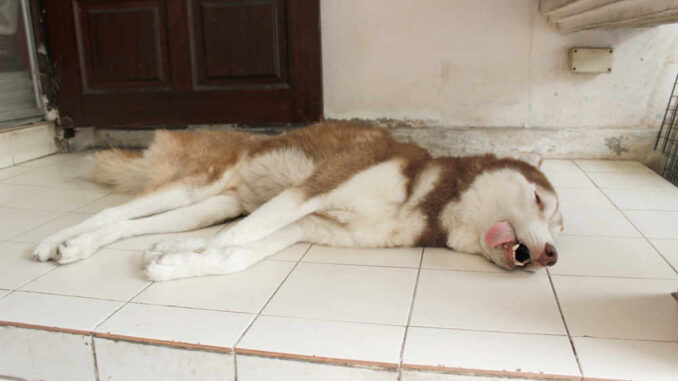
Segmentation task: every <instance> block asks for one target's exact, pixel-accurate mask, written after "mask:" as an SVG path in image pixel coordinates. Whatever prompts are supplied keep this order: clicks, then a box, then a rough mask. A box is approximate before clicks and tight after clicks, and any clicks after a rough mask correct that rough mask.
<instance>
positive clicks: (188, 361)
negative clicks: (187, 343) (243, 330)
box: [94, 338, 235, 381]
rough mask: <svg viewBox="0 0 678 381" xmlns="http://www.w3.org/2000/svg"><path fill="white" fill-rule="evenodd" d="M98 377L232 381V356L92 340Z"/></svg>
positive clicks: (110, 378)
mask: <svg viewBox="0 0 678 381" xmlns="http://www.w3.org/2000/svg"><path fill="white" fill-rule="evenodd" d="M94 346H95V347H96V353H97V368H98V370H99V377H98V379H100V380H111V381H116V380H120V381H125V380H134V381H157V380H163V381H229V380H235V367H234V363H233V355H232V354H228V353H216V352H206V351H198V350H186V349H177V348H169V347H163V346H156V345H145V344H138V343H129V342H125V341H113V340H107V339H101V338H95V339H94Z"/></svg>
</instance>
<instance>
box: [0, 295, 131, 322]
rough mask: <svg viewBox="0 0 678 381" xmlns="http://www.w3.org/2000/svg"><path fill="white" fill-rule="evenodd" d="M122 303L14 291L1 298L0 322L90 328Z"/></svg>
mask: <svg viewBox="0 0 678 381" xmlns="http://www.w3.org/2000/svg"><path fill="white" fill-rule="evenodd" d="M121 305H122V302H115V301H111V300H99V299H90V298H78V297H73V296H63V295H51V294H38V293H32V292H22V291H15V292H13V293H12V294H10V295H7V296H6V297H4V298H2V299H0V321H7V322H16V323H25V324H33V325H40V326H45V327H54V328H65V329H74V330H80V331H87V332H89V331H91V330H92V329H93V328H94V327H96V326H97V324H99V323H101V322H102V321H103V320H104V319H105V318H106V317H107V316H108V315H110V314H112V313H113V312H114V311H115V310H117V309H118V308H120V306H121Z"/></svg>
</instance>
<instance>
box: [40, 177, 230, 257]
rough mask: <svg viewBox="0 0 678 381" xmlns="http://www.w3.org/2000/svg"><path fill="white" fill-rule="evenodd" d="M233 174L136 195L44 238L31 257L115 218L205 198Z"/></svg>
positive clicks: (53, 250) (47, 253) (49, 253)
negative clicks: (196, 185)
mask: <svg viewBox="0 0 678 381" xmlns="http://www.w3.org/2000/svg"><path fill="white" fill-rule="evenodd" d="M232 176H233V173H232V171H227V172H226V173H224V175H223V177H222V178H221V180H220V181H216V182H214V183H212V184H210V185H209V186H206V187H199V188H194V187H190V186H186V185H183V184H179V185H175V186H173V187H171V188H168V189H165V190H162V191H158V192H154V193H150V194H148V195H145V196H142V197H139V198H137V199H135V200H132V201H130V202H128V203H126V204H123V205H119V206H115V207H112V208H108V209H105V210H103V211H101V212H99V213H97V214H95V215H94V216H92V217H90V218H88V219H86V220H85V221H83V222H81V223H79V224H77V225H75V226H72V227H70V228H66V229H63V230H60V231H58V232H56V233H54V234H52V235H51V236H49V237H47V238H45V239H44V240H43V241H42V242H40V244H38V246H37V247H36V248H35V249H34V251H33V257H34V258H35V259H36V260H38V261H46V260H49V259H53V258H55V257H56V256H57V254H58V253H57V249H58V248H59V247H61V245H62V244H63V243H65V242H66V241H67V240H69V239H71V238H74V237H77V236H79V235H81V234H85V233H89V232H91V231H93V230H96V229H98V228H100V227H103V226H105V225H109V224H112V223H115V222H120V221H125V220H130V219H133V218H138V217H144V216H149V215H152V214H155V213H160V212H165V211H168V210H172V209H176V208H181V207H184V206H187V205H191V204H193V203H196V202H198V201H201V200H204V199H206V198H208V197H210V196H214V195H216V194H218V193H219V192H220V191H221V190H222V189H223V188H224V186H225V185H226V183H227V182H228V181H229V180H230V179H231V177H232ZM81 243H82V245H83V246H86V245H88V243H89V242H88V239H83V241H82V242H81ZM65 247H66V246H64V248H65ZM84 251H88V250H84ZM90 254H91V253H90ZM82 255H83V254H73V253H68V254H67V256H68V257H77V256H82ZM87 255H89V254H87Z"/></svg>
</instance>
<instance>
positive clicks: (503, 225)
mask: <svg viewBox="0 0 678 381" xmlns="http://www.w3.org/2000/svg"><path fill="white" fill-rule="evenodd" d="M485 243H487V246H489V247H492V248H500V249H501V250H503V252H504V256H505V257H506V260H507V261H508V263H509V265H510V266H511V267H523V266H526V265H528V264H530V263H531V262H532V256H531V255H530V249H528V247H527V246H526V245H525V244H523V243H522V242H520V241H519V240H518V238H517V237H516V234H515V232H514V231H513V227H512V226H511V224H510V223H508V222H507V221H500V222H497V223H496V224H494V225H492V227H491V228H490V230H488V231H487V234H485Z"/></svg>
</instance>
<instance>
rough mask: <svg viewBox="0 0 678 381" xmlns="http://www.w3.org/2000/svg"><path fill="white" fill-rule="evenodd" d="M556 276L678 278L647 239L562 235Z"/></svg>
mask: <svg viewBox="0 0 678 381" xmlns="http://www.w3.org/2000/svg"><path fill="white" fill-rule="evenodd" d="M556 247H557V248H558V263H557V264H556V265H555V266H553V267H550V268H549V272H551V274H556V275H589V276H613V277H631V278H665V279H673V278H678V274H676V273H675V271H673V269H672V268H671V267H670V266H669V265H667V264H666V262H665V261H664V260H663V259H662V257H661V256H660V255H659V254H657V251H656V250H655V249H654V248H653V247H652V245H650V244H649V243H648V242H647V241H646V240H645V238H614V237H585V236H560V237H558V238H556Z"/></svg>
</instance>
